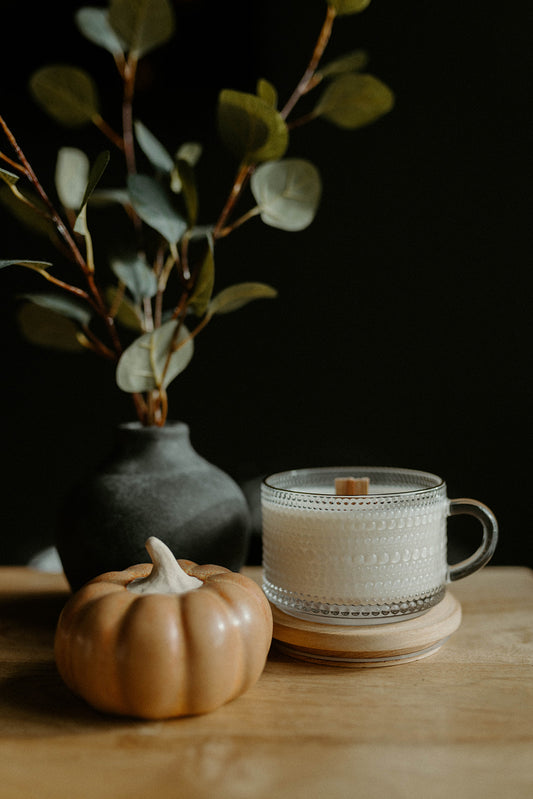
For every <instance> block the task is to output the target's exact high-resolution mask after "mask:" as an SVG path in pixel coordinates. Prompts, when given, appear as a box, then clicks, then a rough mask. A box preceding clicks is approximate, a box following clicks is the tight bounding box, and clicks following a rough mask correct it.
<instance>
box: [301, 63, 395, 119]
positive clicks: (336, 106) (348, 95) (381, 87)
mask: <svg viewBox="0 0 533 799" xmlns="http://www.w3.org/2000/svg"><path fill="white" fill-rule="evenodd" d="M393 105H394V95H393V93H392V92H391V90H390V89H389V88H388V86H385V84H384V83H382V82H381V81H380V80H378V78H375V77H374V76H373V75H366V74H359V73H349V74H346V75H340V76H339V77H338V78H336V79H335V80H334V81H332V83H331V84H330V85H329V86H328V88H327V89H326V91H325V92H324V94H323V95H322V97H321V98H320V100H319V102H318V105H317V106H316V108H315V110H314V115H315V116H323V117H325V118H326V119H328V120H329V121H330V122H333V123H335V124H336V125H338V126H339V127H340V128H348V129H354V128H361V127H363V126H364V125H369V124H370V123H371V122H375V121H376V119H379V117H381V116H383V114H386V113H387V112H388V111H390V110H391V108H392V107H393Z"/></svg>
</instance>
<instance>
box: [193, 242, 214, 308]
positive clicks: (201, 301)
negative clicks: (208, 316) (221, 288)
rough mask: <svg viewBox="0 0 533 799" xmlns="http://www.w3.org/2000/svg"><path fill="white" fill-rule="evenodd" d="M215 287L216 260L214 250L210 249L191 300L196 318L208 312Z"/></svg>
mask: <svg viewBox="0 0 533 799" xmlns="http://www.w3.org/2000/svg"><path fill="white" fill-rule="evenodd" d="M214 285H215V259H214V256H213V250H212V248H211V247H209V248H208V250H207V253H206V256H205V258H204V260H203V262H202V266H201V267H200V273H199V275H198V279H197V281H196V286H195V287H194V291H193V293H192V296H191V299H190V300H189V308H190V309H191V311H192V312H193V313H194V314H196V316H203V315H204V314H205V312H206V311H207V308H208V306H209V302H210V300H211V296H212V294H213V286H214Z"/></svg>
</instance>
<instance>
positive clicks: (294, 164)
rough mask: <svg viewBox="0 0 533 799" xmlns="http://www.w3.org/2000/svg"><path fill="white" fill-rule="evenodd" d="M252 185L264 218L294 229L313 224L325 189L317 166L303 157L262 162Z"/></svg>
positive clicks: (281, 226) (270, 223) (255, 173)
mask: <svg viewBox="0 0 533 799" xmlns="http://www.w3.org/2000/svg"><path fill="white" fill-rule="evenodd" d="M250 188H251V190H252V194H253V195H254V197H255V200H256V202H257V204H258V206H259V208H260V214H261V219H262V220H263V222H265V223H266V224H267V225H270V226H271V227H276V228H280V229H281V230H291V231H295V230H303V229H304V228H306V227H307V226H308V225H309V224H311V222H312V221H313V219H314V217H315V214H316V210H317V208H318V204H319V202H320V195H321V192H322V184H321V180H320V175H319V173H318V170H317V169H316V167H315V166H314V165H313V164H312V163H311V162H310V161H305V160H304V159H301V158H286V159H283V160H281V161H270V162H268V163H267V164H261V165H260V166H259V167H257V169H256V170H255V172H254V174H253V175H252V179H251V182H250Z"/></svg>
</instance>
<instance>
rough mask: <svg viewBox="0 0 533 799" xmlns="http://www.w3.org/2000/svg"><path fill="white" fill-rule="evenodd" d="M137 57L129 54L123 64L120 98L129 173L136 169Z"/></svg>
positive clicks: (125, 153) (133, 172)
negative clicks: (121, 93)
mask: <svg viewBox="0 0 533 799" xmlns="http://www.w3.org/2000/svg"><path fill="white" fill-rule="evenodd" d="M136 73H137V59H136V58H135V57H134V56H132V55H130V57H129V58H128V60H127V61H126V62H125V64H124V71H123V80H124V95H123V99H122V135H123V144H124V155H125V157H126V167H127V170H128V173H129V174H130V175H132V174H135V172H136V171H137V167H136V163H135V145H134V138H133V95H134V92H135V76H136Z"/></svg>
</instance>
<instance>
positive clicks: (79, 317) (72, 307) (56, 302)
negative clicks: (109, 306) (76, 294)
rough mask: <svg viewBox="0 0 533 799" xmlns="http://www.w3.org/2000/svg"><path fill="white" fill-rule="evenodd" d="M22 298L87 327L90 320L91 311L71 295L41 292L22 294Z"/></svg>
mask: <svg viewBox="0 0 533 799" xmlns="http://www.w3.org/2000/svg"><path fill="white" fill-rule="evenodd" d="M22 298H23V299H25V300H29V301H30V302H32V303H33V304H34V305H38V306H39V307H40V308H46V309H47V310H49V311H53V312H54V313H55V314H59V316H66V317H68V319H72V321H73V322H77V323H78V324H79V325H82V327H87V325H88V324H89V322H90V321H91V312H90V311H89V310H88V309H87V307H86V306H84V305H81V303H79V302H76V300H74V299H72V297H66V296H63V295H62V294H47V293H45V292H41V293H39V294H23V295H22Z"/></svg>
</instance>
